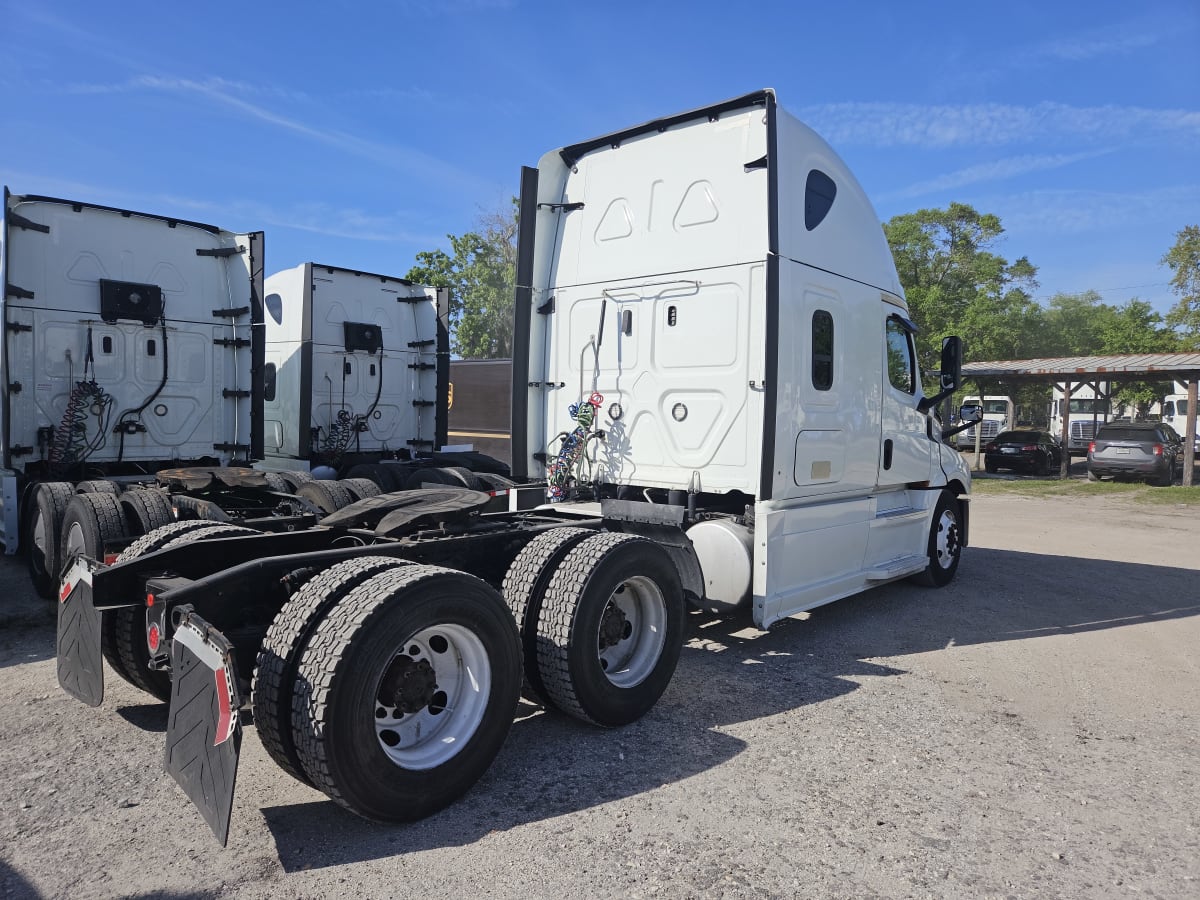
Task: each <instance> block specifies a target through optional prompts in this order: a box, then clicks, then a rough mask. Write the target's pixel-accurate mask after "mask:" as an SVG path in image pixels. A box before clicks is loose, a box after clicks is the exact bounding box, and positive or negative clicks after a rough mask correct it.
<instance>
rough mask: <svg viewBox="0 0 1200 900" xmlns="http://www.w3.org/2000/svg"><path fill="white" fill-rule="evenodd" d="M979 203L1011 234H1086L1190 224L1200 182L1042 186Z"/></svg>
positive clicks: (1199, 204) (1198, 206)
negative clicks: (1145, 187) (1143, 187)
mask: <svg viewBox="0 0 1200 900" xmlns="http://www.w3.org/2000/svg"><path fill="white" fill-rule="evenodd" d="M980 207H981V208H986V209H988V210H990V211H992V212H995V213H997V214H998V215H999V216H1000V218H1001V220H1002V221H1003V222H1004V227H1005V229H1006V230H1008V231H1009V232H1016V231H1025V232H1048V233H1053V234H1081V233H1084V232H1092V231H1102V230H1108V229H1123V230H1126V231H1128V230H1129V229H1131V228H1136V227H1140V226H1157V225H1159V224H1160V223H1162V222H1164V221H1178V222H1188V221H1192V220H1194V219H1195V217H1196V210H1197V209H1200V185H1196V184H1187V185H1173V186H1169V187H1162V188H1157V189H1155V190H1150V191H1137V192H1119V191H1088V190H1039V191H1026V192H1022V193H1017V194H1004V195H1000V196H995V197H988V198H982V199H981V200H980Z"/></svg>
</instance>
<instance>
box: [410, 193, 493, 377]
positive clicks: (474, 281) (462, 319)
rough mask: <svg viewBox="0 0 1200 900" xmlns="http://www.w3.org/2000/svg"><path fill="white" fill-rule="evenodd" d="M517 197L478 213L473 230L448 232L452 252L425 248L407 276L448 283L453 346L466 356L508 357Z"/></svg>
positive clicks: (476, 357)
mask: <svg viewBox="0 0 1200 900" xmlns="http://www.w3.org/2000/svg"><path fill="white" fill-rule="evenodd" d="M516 210H517V201H516V200H515V199H514V200H513V204H512V208H511V209H510V210H508V211H507V212H501V211H498V212H493V213H488V214H485V215H483V216H480V218H479V220H478V221H477V222H476V225H475V230H474V231H468V232H467V233H466V234H462V235H453V234H449V235H446V237H447V238H448V239H449V241H450V253H447V252H446V251H444V250H425V251H422V252H420V253H418V254H417V264H416V265H415V266H413V267H412V268H411V269H409V271H408V275H407V276H406V277H407V278H409V279H410V280H412V281H415V282H417V283H419V284H429V285H435V286H437V287H448V288H450V322H451V335H452V339H451V349H452V351H453V352H454V353H456V354H458V355H459V356H462V357H463V358H465V359H494V358H498V357H505V356H512V338H513V290H514V286H515V284H516V272H517V216H516Z"/></svg>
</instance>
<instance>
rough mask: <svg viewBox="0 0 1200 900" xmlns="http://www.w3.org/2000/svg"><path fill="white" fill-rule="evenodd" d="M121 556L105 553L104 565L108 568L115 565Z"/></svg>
mask: <svg viewBox="0 0 1200 900" xmlns="http://www.w3.org/2000/svg"><path fill="white" fill-rule="evenodd" d="M120 555H121V554H119V553H105V554H104V564H105V565H106V566H111V565H112V564H113V563H115V562H116V561H117V557H118V556H120Z"/></svg>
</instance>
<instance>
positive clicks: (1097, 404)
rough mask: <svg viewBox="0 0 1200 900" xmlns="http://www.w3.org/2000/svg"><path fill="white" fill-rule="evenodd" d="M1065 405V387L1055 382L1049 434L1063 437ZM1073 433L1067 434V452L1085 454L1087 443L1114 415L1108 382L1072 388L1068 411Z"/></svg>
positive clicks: (1077, 454)
mask: <svg viewBox="0 0 1200 900" xmlns="http://www.w3.org/2000/svg"><path fill="white" fill-rule="evenodd" d="M1065 405H1066V400H1065V396H1064V393H1063V390H1062V388H1060V387H1058V386H1057V385H1055V387H1054V389H1053V391H1052V393H1051V402H1050V433H1051V434H1053V435H1054V436H1055V437H1061V436H1062V430H1063V408H1064V406H1065ZM1068 416H1069V426H1070V434H1069V435H1067V447H1066V449H1067V451H1068V452H1069V453H1071V454H1073V455H1075V456H1086V455H1087V452H1088V445H1089V444H1091V442H1092V440H1093V439H1094V438H1095V436H1096V432H1097V431H1098V430H1099V428H1100V426H1101V425H1103V424H1104V423H1105V422H1107V421H1108V420H1109V419H1110V418H1112V400H1111V399H1110V397H1109V385H1108V382H1106V381H1099V382H1094V383H1092V382H1089V383H1085V384H1078V385H1075V386H1074V387H1073V389H1072V391H1071V401H1070V407H1069V411H1068Z"/></svg>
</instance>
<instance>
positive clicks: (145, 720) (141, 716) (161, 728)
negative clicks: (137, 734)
mask: <svg viewBox="0 0 1200 900" xmlns="http://www.w3.org/2000/svg"><path fill="white" fill-rule="evenodd" d="M104 677H105V678H112V677H115V676H113V674H112V673H111V672H105V673H104ZM167 712H168V707H167V704H165V703H147V704H146V705H144V706H118V707H117V715H118V716H120V717H121V718H122V719H124V720H125V721H126V722H128V723H129V724H130V725H132V726H134V727H135V728H140V729H142V731H149V732H151V733H152V734H166V733H167Z"/></svg>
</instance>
